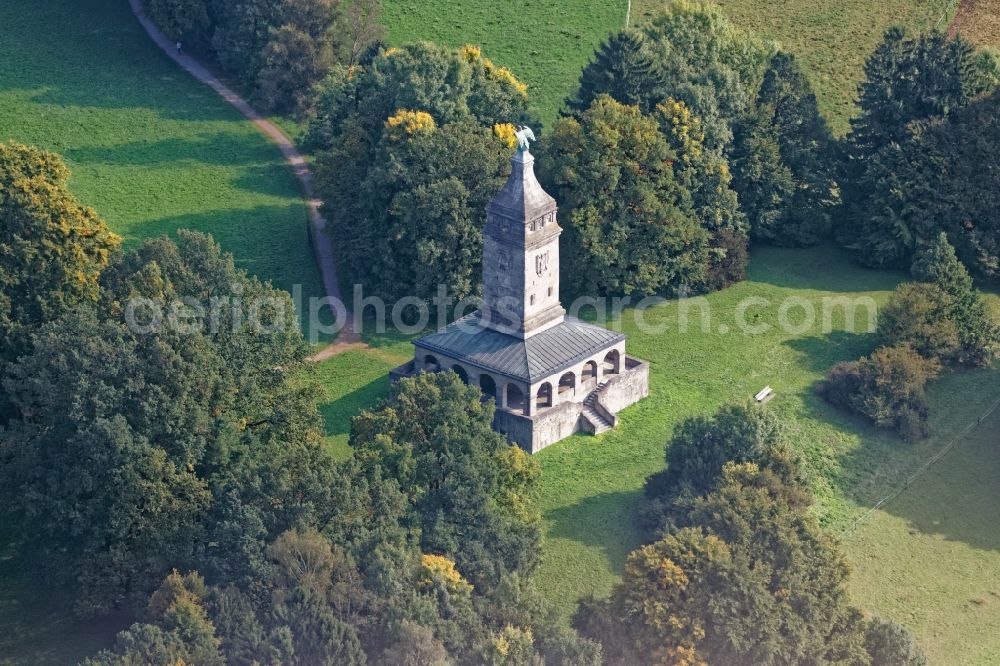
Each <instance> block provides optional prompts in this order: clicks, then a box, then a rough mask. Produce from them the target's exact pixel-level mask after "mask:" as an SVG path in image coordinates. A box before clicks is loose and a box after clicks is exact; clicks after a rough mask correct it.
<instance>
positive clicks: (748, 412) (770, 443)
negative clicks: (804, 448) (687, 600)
mask: <svg viewBox="0 0 1000 666" xmlns="http://www.w3.org/2000/svg"><path fill="white" fill-rule="evenodd" d="M666 462H667V467H666V469H665V470H664V471H662V472H657V473H656V474H654V475H652V476H650V477H649V478H648V479H647V480H646V488H645V493H646V498H647V500H649V501H650V503H651V505H650V507H649V515H648V516H647V520H649V521H651V522H653V523H654V524H655V526H656V527H663V523H662V521H663V519H664V518H665V517H668V513H669V511H671V510H672V509H673V508H674V507H673V503H674V501H675V500H676V499H677V498H678V497H680V496H684V495H687V496H701V495H705V494H707V493H709V492H711V491H712V490H713V489H714V488H715V487H716V486H717V484H718V482H719V479H720V477H721V475H722V470H723V468H724V467H725V465H726V463H729V462H736V463H754V464H757V465H760V466H762V467H765V468H768V469H771V470H773V471H775V472H776V473H778V474H779V475H781V476H782V477H784V478H786V479H788V480H789V481H797V480H798V475H799V472H798V466H797V464H796V462H795V461H794V460H793V459H792V458H791V455H790V453H789V450H788V446H787V442H786V440H785V435H784V432H783V430H782V428H781V422H780V421H779V419H778V417H777V416H775V415H774V414H773V413H772V412H771V411H769V410H767V409H763V408H759V407H757V406H749V405H728V406H726V407H723V408H722V409H721V410H720V411H719V412H718V413H717V414H715V415H714V416H712V417H710V418H704V417H694V418H690V419H688V420H686V421H684V422H683V423H681V425H680V426H678V428H677V430H676V432H674V435H673V437H671V439H670V442H669V443H668V444H667V448H666Z"/></svg>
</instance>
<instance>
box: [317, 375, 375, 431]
mask: <svg viewBox="0 0 1000 666" xmlns="http://www.w3.org/2000/svg"><path fill="white" fill-rule="evenodd" d="M388 396H389V376H388V375H385V376H383V377H379V378H378V379H375V380H373V381H370V382H368V383H367V384H365V385H364V386H361V387H359V388H356V389H354V390H353V391H351V392H350V393H347V394H345V395H342V396H340V397H339V398H336V399H334V400H331V401H329V402H321V403H319V412H320V414H322V416H323V421H324V422H325V423H326V434H327V435H329V436H337V435H347V434H350V432H351V419H353V418H354V417H355V416H357V415H358V414H359V413H361V411H362V410H364V409H371V408H372V407H375V406H376V405H377V404H378V403H379V401H380V400H382V399H384V398H387V397H388Z"/></svg>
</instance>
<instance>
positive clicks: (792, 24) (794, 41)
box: [633, 0, 988, 134]
mask: <svg viewBox="0 0 1000 666" xmlns="http://www.w3.org/2000/svg"><path fill="white" fill-rule="evenodd" d="M965 1H967V0H963V2H965ZM715 2H716V4H718V5H719V6H720V7H722V9H723V10H724V11H725V12H726V15H727V16H729V18H730V19H731V20H732V21H733V23H735V24H736V25H739V26H741V27H744V28H749V29H751V30H754V31H756V32H758V33H760V34H761V35H764V36H766V37H769V38H771V39H774V40H777V41H779V42H781V44H782V45H783V46H784V47H785V48H787V49H788V50H790V51H791V52H792V53H794V54H795V55H796V56H797V57H798V58H800V59H801V61H802V64H803V65H804V66H805V69H806V71H807V72H808V73H809V75H810V78H811V79H812V82H813V85H814V86H815V88H816V93H817V97H818V98H819V102H820V110H821V111H822V112H823V114H824V115H825V116H826V117H827V118H828V119H830V121H831V124H832V127H833V129H834V131H835V132H836V133H838V134H842V133H844V132H846V131H847V129H848V125H847V121H848V119H849V118H850V117H851V116H852V115H853V114H854V100H855V89H856V86H857V83H858V81H860V80H861V77H862V75H863V69H862V68H863V67H864V63H865V59H866V58H867V57H868V55H869V54H870V53H871V52H872V51H873V50H874V49H875V46H876V45H877V44H878V43H879V41H880V40H881V38H882V35H883V34H884V32H885V30H886V28H888V27H890V26H892V25H903V26H906V27H908V28H913V29H915V30H923V29H927V28H931V27H934V26H935V25H940V26H941V27H944V26H947V25H948V21H949V20H950V19H951V14H952V13H953V10H954V4H955V2H954V0H882V1H880V2H872V1H871V0H837V1H836V2H831V1H830V0H788V1H787V2H770V1H768V0H715ZM987 2H988V0H987ZM662 6H663V2H662V0H636V2H635V3H634V5H633V16H634V18H633V23H639V22H641V21H643V20H645V19H646V18H648V17H650V16H651V15H654V14H655V13H656V12H657V11H658V10H659V9H660V8H661V7H662Z"/></svg>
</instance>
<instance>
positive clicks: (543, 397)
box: [535, 382, 552, 409]
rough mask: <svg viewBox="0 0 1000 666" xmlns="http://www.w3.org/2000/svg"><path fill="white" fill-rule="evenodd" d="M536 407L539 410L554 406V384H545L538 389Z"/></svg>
mask: <svg viewBox="0 0 1000 666" xmlns="http://www.w3.org/2000/svg"><path fill="white" fill-rule="evenodd" d="M535 406H536V407H538V408H539V409H544V408H545V407H551V406H552V384H550V383H548V382H545V383H544V384H542V385H541V386H539V387H538V393H537V395H536V397H535Z"/></svg>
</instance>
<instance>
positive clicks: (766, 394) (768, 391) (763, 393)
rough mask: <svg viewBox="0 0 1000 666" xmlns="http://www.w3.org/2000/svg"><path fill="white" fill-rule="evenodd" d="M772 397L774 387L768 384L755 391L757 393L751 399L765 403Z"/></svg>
mask: <svg viewBox="0 0 1000 666" xmlns="http://www.w3.org/2000/svg"><path fill="white" fill-rule="evenodd" d="M773 397H774V389H773V388H771V387H770V386H765V387H764V388H763V389H761V390H760V392H759V393H757V395H755V396H754V397H753V399H754V400H756V401H757V402H759V403H765V402H767V401H768V400H770V399H771V398H773Z"/></svg>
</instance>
